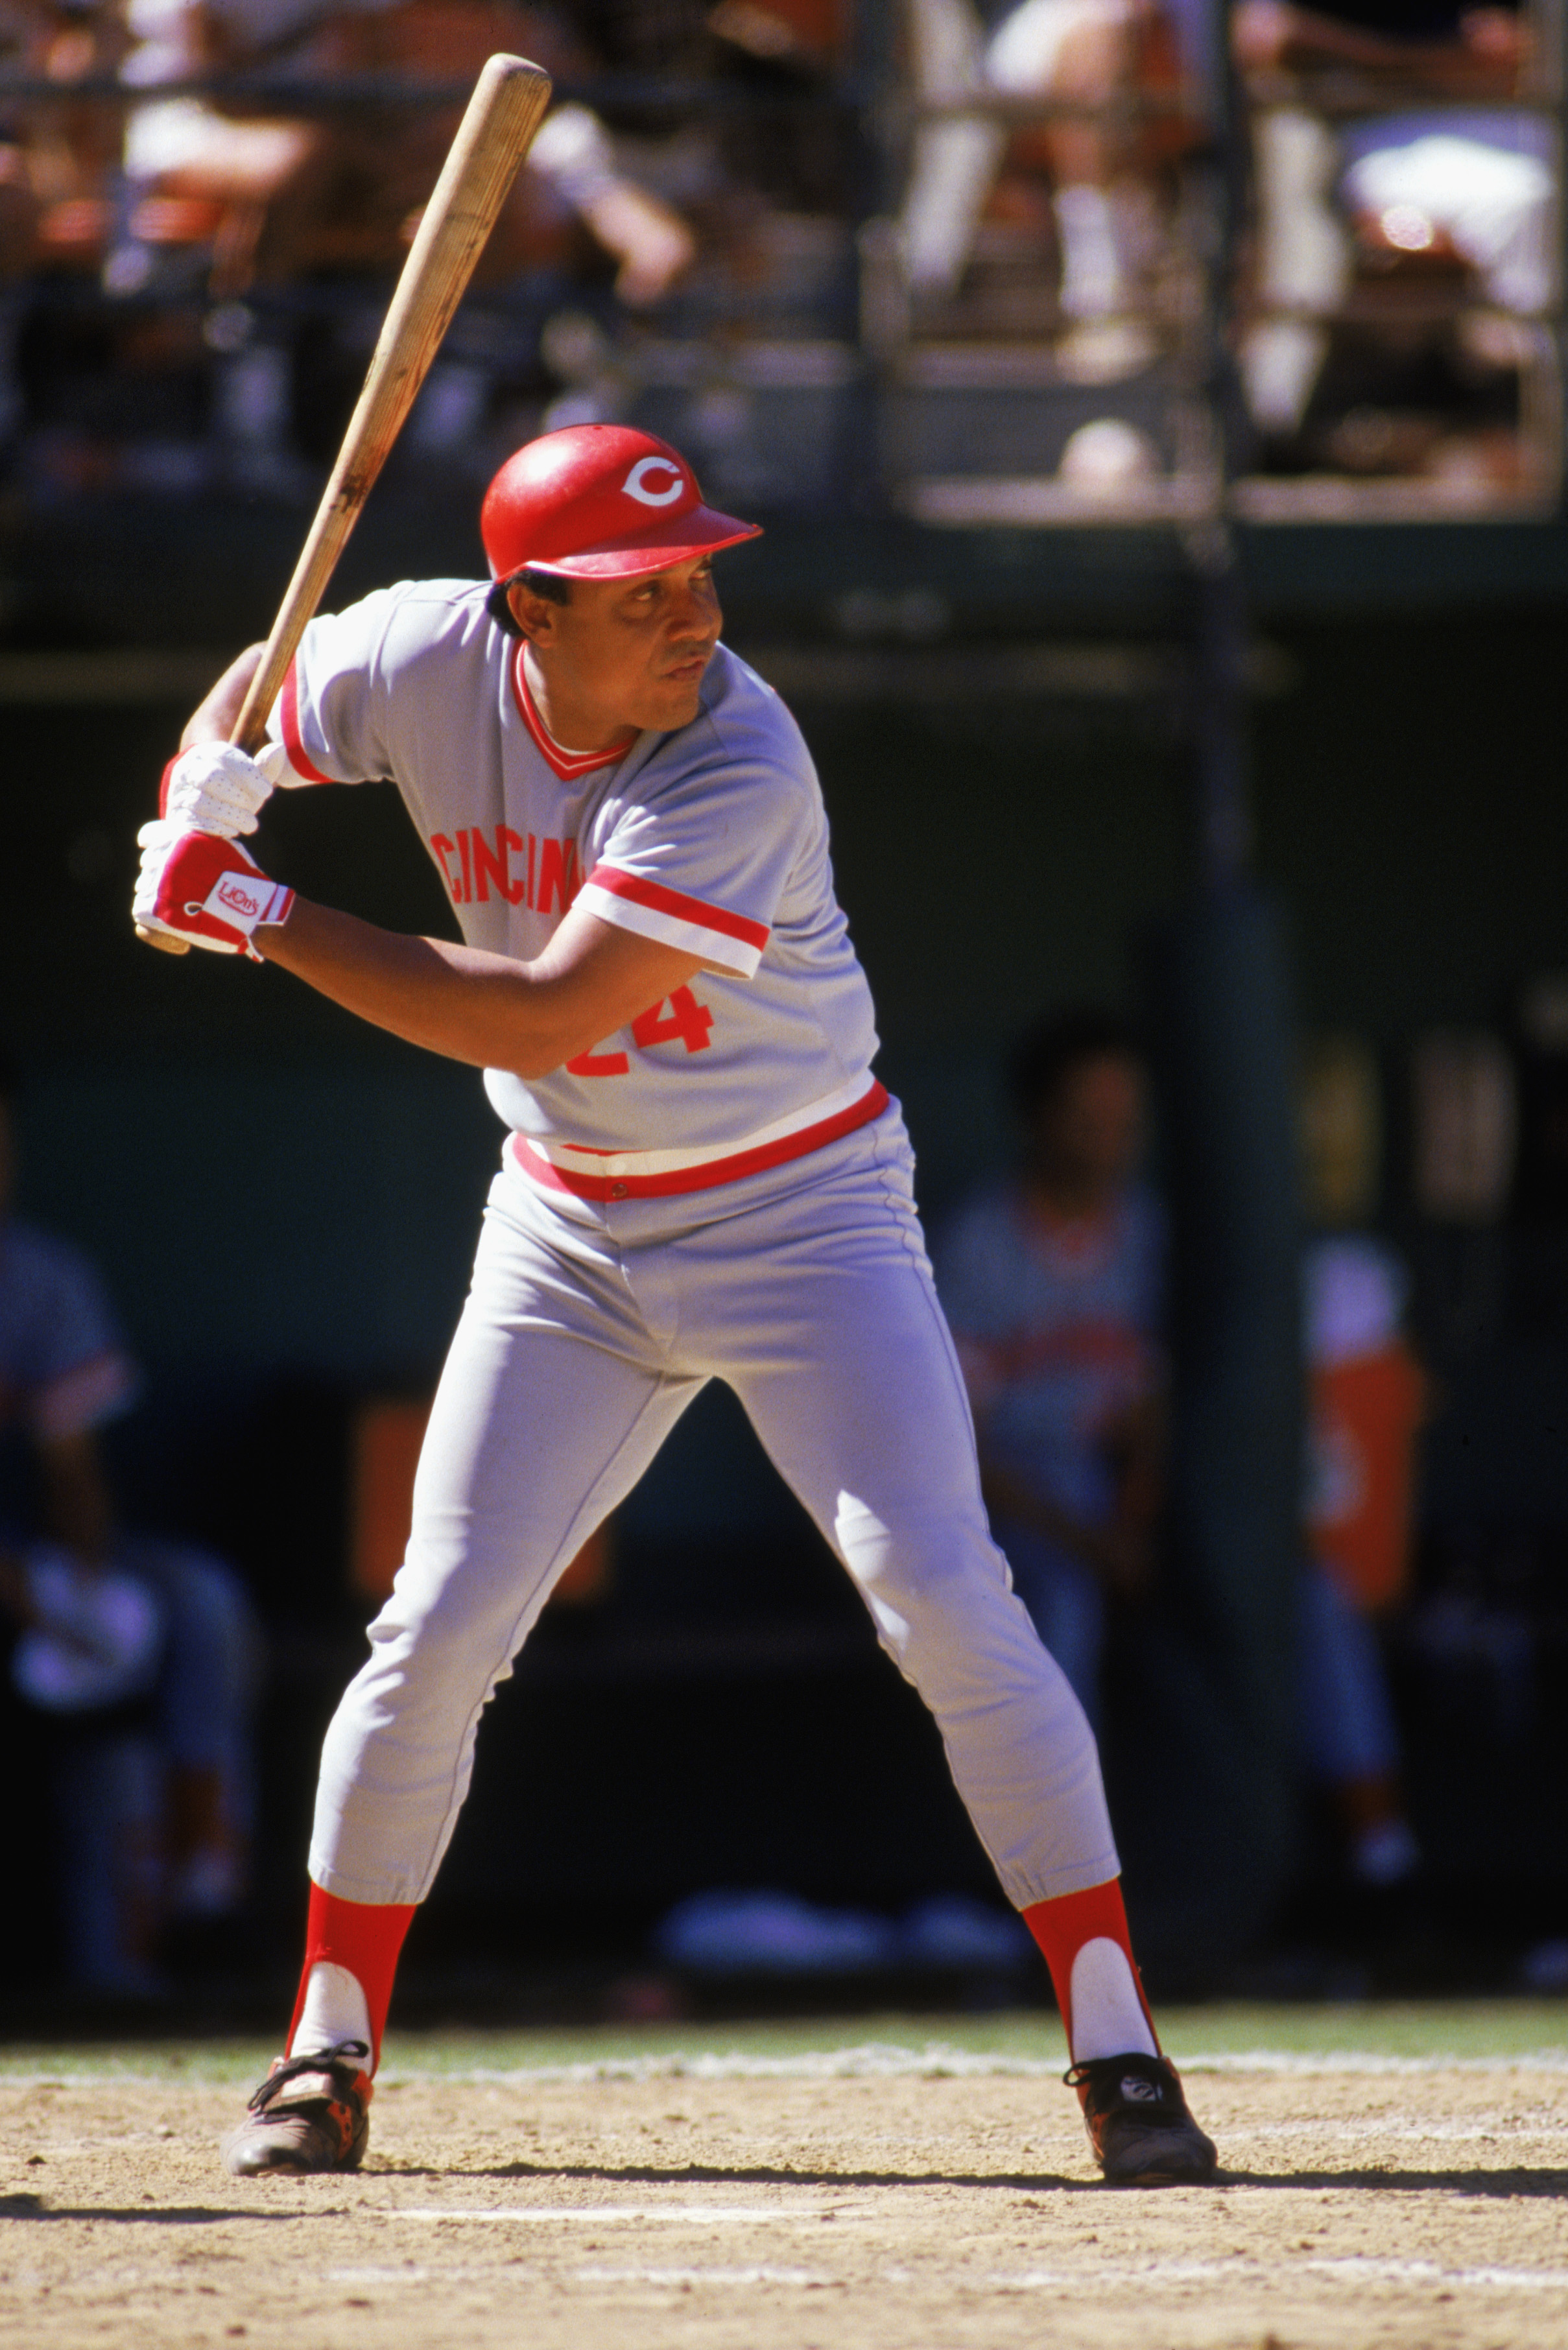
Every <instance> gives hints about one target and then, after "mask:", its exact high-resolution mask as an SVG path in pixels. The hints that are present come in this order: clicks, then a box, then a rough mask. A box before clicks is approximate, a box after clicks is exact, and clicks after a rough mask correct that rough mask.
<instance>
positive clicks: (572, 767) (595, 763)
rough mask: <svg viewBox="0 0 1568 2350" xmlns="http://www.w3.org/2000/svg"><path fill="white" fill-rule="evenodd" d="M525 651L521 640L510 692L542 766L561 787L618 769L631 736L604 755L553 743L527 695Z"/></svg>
mask: <svg viewBox="0 0 1568 2350" xmlns="http://www.w3.org/2000/svg"><path fill="white" fill-rule="evenodd" d="M527 650H528V647H527V643H526V641H525V640H524V642H522V643H520V644H519V645H518V647H517V650H516V652H515V654H514V657H513V661H512V692H513V698H514V701H515V702H516V704H517V708H518V712H519V713H520V715H521V717H522V720H523V723H524V726H526V728H527V729H528V732H529V733H530V734H532V736H533V737H534V741H535V744H536V745H537V746H538V749H539V752H540V754H541V756H542V757H543V759H544V761H545V764H546V766H548V767H550V768H552V769H553V770H554V771H555V773H556V775H559V777H560V778H561V781H562V782H563V783H564V784H569V783H572V782H574V781H575V780H576V777H577V776H578V775H592V774H593V772H594V769H595V768H596V767H617V766H618V765H619V764H620V762H621V761H622V760H623V759H624V758H625V756H626V754H627V753H628V751H629V750H630V748H631V743H633V742H635V741H636V740H637V737H636V735H635V734H634V735H633V736H632V738H631V742H627V743H611V745H610V747H609V749H608V750H607V751H568V750H566V748H565V747H564V746H563V745H562V744H561V743H557V742H556V738H555V736H554V735H553V734H552V733H551V732H550V730H549V728H548V727H547V726H546V725H545V722H544V720H543V719H542V718H541V717H540V715H539V713H538V712H537V711H536V710H535V707H534V697H533V695H532V694H531V693H530V692H529V691H528V672H527V671H526V670H525V669H524V666H523V656H524V653H525V652H526V651H527Z"/></svg>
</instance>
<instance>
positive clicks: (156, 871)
mask: <svg viewBox="0 0 1568 2350" xmlns="http://www.w3.org/2000/svg"><path fill="white" fill-rule="evenodd" d="M136 837H137V841H138V843H139V844H140V849H141V872H140V877H139V878H138V880H137V884H136V895H135V897H134V898H133V899H131V904H130V910H131V914H132V916H133V918H134V919H135V920H136V921H138V922H139V923H140V926H141V928H142V929H143V930H144V931H165V932H167V934H168V936H169V937H170V938H171V939H182V940H183V941H184V942H185V943H186V945H188V946H192V947H207V948H209V949H210V950H211V951H213V953H214V954H243V955H248V956H249V957H250V959H251V961H252V962H260V961H261V957H260V955H258V954H257V952H256V951H255V948H254V945H253V944H252V940H251V933H252V932H253V931H255V930H257V929H258V928H259V927H260V926H261V925H262V924H263V923H264V922H269V923H270V922H283V921H286V920H287V919H288V910H289V908H290V907H291V906H292V905H293V903H294V891H293V890H292V889H286V888H285V887H284V885H283V884H282V882H280V881H270V880H268V879H267V877H266V875H265V873H264V872H263V871H262V869H261V867H260V866H259V865H258V864H257V863H256V862H255V859H254V858H253V857H251V856H249V855H248V854H247V853H246V851H245V850H244V849H243V848H242V847H240V844H239V842H238V841H237V840H221V839H219V837H217V835H216V834H215V833H211V832H190V831H187V829H186V828H185V827H184V826H183V825H182V824H176V823H174V822H172V821H171V820H170V819H169V818H167V817H160V818H159V819H158V820H157V822H155V823H153V824H144V825H143V826H142V827H141V830H140V832H139V833H138V834H137V836H136Z"/></svg>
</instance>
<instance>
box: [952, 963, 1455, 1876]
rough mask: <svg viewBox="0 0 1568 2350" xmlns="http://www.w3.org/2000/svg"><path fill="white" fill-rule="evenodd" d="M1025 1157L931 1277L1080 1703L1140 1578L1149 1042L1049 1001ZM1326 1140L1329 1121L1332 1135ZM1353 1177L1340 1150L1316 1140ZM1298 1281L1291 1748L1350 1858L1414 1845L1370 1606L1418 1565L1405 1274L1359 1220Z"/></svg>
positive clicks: (1395, 1872) (1390, 1853) (1152, 1247)
mask: <svg viewBox="0 0 1568 2350" xmlns="http://www.w3.org/2000/svg"><path fill="white" fill-rule="evenodd" d="M1012 1093H1013V1100H1014V1104H1015V1106H1016V1107H1017V1110H1018V1112H1019V1116H1020V1118H1021V1121H1022V1124H1023V1138H1024V1150H1023V1161H1022V1164H1021V1166H1020V1169H1019V1171H1018V1173H1017V1174H1016V1175H1015V1176H1013V1177H1012V1179H1011V1180H1008V1181H1006V1182H1004V1183H1002V1184H998V1185H995V1186H992V1187H990V1188H988V1189H987V1190H986V1191H983V1192H981V1193H980V1194H979V1195H978V1196H977V1197H976V1198H975V1199H974V1200H973V1201H971V1203H970V1204H969V1205H968V1206H967V1207H966V1208H964V1209H962V1210H961V1211H960V1212H959V1214H958V1216H957V1217H956V1218H955V1219H954V1220H953V1222H952V1223H951V1224H950V1227H949V1229H948V1232H947V1233H946V1234H945V1236H943V1239H942V1241H941V1243H940V1246H939V1248H938V1251H937V1274H938V1280H939V1284H940V1290H941V1295H942V1302H943V1305H944V1306H945V1307H946V1309H947V1314H948V1318H949V1321H950V1325H951V1327H952V1332H953V1337H954V1341H955V1344H956V1345H957V1347H958V1352H959V1360H960V1364H961V1367H962V1370H963V1374H964V1378H965V1382H966V1384H967V1386H968V1388H969V1391H970V1399H971V1404H972V1406H973V1409H974V1417H975V1430H976V1439H977V1442H978V1444H979V1448H980V1457H981V1474H982V1479H983V1482H984V1489H985V1494H986V1499H987V1502H988V1504H989V1506H990V1509H991V1513H992V1531H993V1532H994V1534H995V1535H996V1539H997V1541H998V1542H999V1544H1001V1546H1002V1550H1003V1552H1004V1553H1005V1554H1006V1556H1007V1559H1008V1562H1009V1564H1010V1565H1011V1566H1012V1575H1013V1582H1014V1586H1015V1587H1016V1589H1017V1590H1018V1593H1019V1595H1020V1596H1021V1597H1022V1598H1023V1602H1024V1604H1025V1606H1026V1607H1028V1609H1029V1611H1030V1614H1031V1615H1032V1616H1033V1618H1034V1622H1035V1625H1036V1627H1037V1629H1038V1630H1039V1633H1040V1636H1041V1638H1042V1639H1043V1640H1044V1643H1045V1645H1046V1647H1047V1648H1049V1649H1050V1650H1051V1652H1052V1654H1053V1656H1054V1657H1055V1659H1056V1660H1057V1662H1058V1663H1059V1664H1060V1665H1061V1667H1062V1669H1063V1670H1064V1672H1065V1673H1066V1675H1067V1677H1068V1679H1069V1680H1070V1681H1071V1682H1072V1684H1073V1687H1074V1689H1075V1691H1076V1693H1077V1695H1078V1698H1079V1700H1080V1701H1081V1703H1082V1704H1083V1706H1084V1708H1085V1711H1086V1712H1087V1713H1088V1715H1089V1718H1090V1720H1091V1721H1095V1722H1096V1723H1097V1720H1098V1714H1099V1675H1100V1660H1101V1655H1102V1652H1103V1648H1104V1644H1105V1638H1106V1613H1107V1604H1108V1603H1114V1602H1116V1601H1117V1600H1122V1601H1126V1600H1129V1599H1132V1600H1136V1599H1137V1598H1138V1597H1140V1596H1143V1595H1144V1594H1145V1593H1147V1590H1148V1588H1149V1586H1150V1585H1151V1582H1152V1579H1153V1572H1154V1564H1155V1545H1156V1536H1157V1531H1158V1516H1159V1511H1160V1504H1161V1483H1162V1475H1161V1451H1162V1441H1161V1440H1162V1421H1163V1411H1162V1400H1161V1399H1162V1389H1163V1381H1164V1370H1163V1359H1162V1347H1161V1343H1160V1329H1161V1322H1162V1312H1163V1295H1164V1285H1165V1263H1164V1260H1165V1251H1166V1237H1165V1222H1164V1218H1163V1215H1162V1213H1161V1211H1160V1208H1159V1205H1158V1201H1156V1200H1155V1198H1154V1197H1153V1196H1152V1194H1151V1193H1150V1192H1149V1191H1147V1190H1146V1189H1145V1188H1144V1187H1143V1186H1142V1185H1141V1184H1140V1183H1139V1182H1138V1181H1137V1166H1138V1162H1139V1159H1140V1158H1141V1156H1142V1150H1143V1142H1144V1076H1143V1066H1142V1062H1141V1059H1140V1057H1139V1055H1138V1052H1137V1047H1136V1045H1135V1044H1134V1042H1133V1040H1132V1037H1131V1035H1130V1034H1129V1033H1128V1031H1127V1029H1126V1028H1125V1027H1124V1026H1123V1025H1122V1024H1120V1023H1119V1022H1117V1021H1116V1020H1115V1019H1114V1018H1112V1017H1111V1016H1110V1015H1108V1014H1106V1013H1104V1012H1100V1011H1097V1010H1094V1009H1089V1008H1084V1009H1079V1010H1075V1011H1069V1012H1064V1013H1061V1014H1057V1015H1056V1016H1054V1018H1052V1019H1049V1020H1047V1021H1045V1022H1044V1023H1043V1024H1041V1025H1040V1026H1039V1027H1037V1028H1035V1029H1033V1031H1031V1032H1030V1034H1029V1035H1026V1036H1025V1038H1024V1040H1023V1044H1022V1045H1021V1046H1020V1048H1019V1050H1018V1052H1017V1054H1016V1055H1015V1057H1014V1060H1013V1065H1012ZM1330 1139H1331V1140H1333V1141H1334V1142H1335V1143H1336V1144H1337V1142H1338V1140H1339V1138H1338V1137H1336V1136H1332V1135H1331V1137H1330ZM1342 1158H1343V1153H1342V1152H1341V1151H1340V1150H1338V1149H1333V1150H1330V1151H1328V1152H1327V1153H1325V1154H1324V1159H1325V1164H1332V1166H1333V1168H1334V1173H1335V1176H1336V1178H1337V1179H1338V1180H1341V1181H1343V1175H1344V1170H1343V1166H1342V1165H1341V1164H1340V1160H1341V1159H1342ZM1303 1277H1304V1282H1305V1290H1306V1320H1307V1333H1308V1339H1307V1345H1308V1357H1309V1364H1310V1376H1311V1387H1312V1413H1311V1437H1312V1444H1311V1459H1312V1477H1311V1481H1310V1484H1309V1490H1308V1497H1307V1503H1306V1509H1305V1513H1304V1515H1305V1523H1304V1528H1303V1534H1304V1543H1303V1549H1304V1553H1305V1555H1304V1557H1303V1569H1302V1575H1301V1581H1300V1586H1299V1596H1298V1617H1297V1634H1298V1641H1297V1645H1298V1691H1299V1696H1298V1703H1299V1715H1300V1723H1299V1727H1300V1736H1301V1742H1302V1748H1303V1761H1304V1763H1305V1767H1306V1770H1307V1772H1308V1774H1309V1775H1310V1777H1311V1778H1312V1779H1313V1780H1314V1782H1315V1783H1317V1784H1319V1785H1320V1786H1321V1787H1323V1788H1324V1791H1325V1792H1326V1793H1327V1794H1328V1795H1329V1797H1330V1800H1331V1801H1332V1803H1333V1805H1334V1811H1335V1813H1336V1815H1337V1817H1338V1819H1339V1821H1340V1823H1341V1825H1342V1826H1343V1829H1344V1831H1345V1840H1346V1852H1347V1857H1348V1860H1349V1865H1350V1867H1351V1870H1352V1873H1353V1874H1355V1876H1357V1877H1360V1878H1362V1879H1363V1880H1364V1881H1366V1882H1368V1883H1372V1884H1377V1885H1386V1884H1389V1883H1393V1882H1395V1881H1397V1879H1399V1878H1401V1877H1405V1876H1407V1875H1408V1874H1409V1873H1410V1871H1411V1869H1412V1868H1413V1867H1414V1866H1415V1865H1416V1861H1417V1851H1416V1846H1415V1840H1414V1838H1413V1836H1412V1835H1411V1833H1410V1829H1409V1826H1408V1825H1407V1821H1406V1818H1405V1814H1404V1804H1403V1797H1402V1794H1401V1789H1400V1775H1399V1774H1400V1754H1399V1742H1398V1736H1397V1730H1396V1728H1395V1724H1394V1719H1393V1713H1392V1710H1391V1708H1390V1705H1389V1701H1388V1695H1387V1689H1386V1679H1385V1676H1384V1670H1383V1664H1382V1659H1381V1655H1380V1652H1379V1649H1378V1646H1377V1640H1376V1633H1375V1631H1374V1629H1373V1627H1372V1623H1371V1621H1370V1620H1369V1619H1370V1617H1371V1615H1372V1614H1373V1613H1375V1612H1378V1611H1382V1610H1385V1609H1386V1608H1387V1607H1390V1606H1392V1605H1393V1604H1394V1602H1395V1601H1396V1600H1397V1597H1398V1596H1400V1595H1401V1593H1402V1591H1403V1588H1404V1583H1405V1578H1406V1575H1407V1570H1408V1564H1409V1551H1410V1524H1411V1508H1412V1491H1413V1473H1412V1472H1413V1449H1414V1441H1415V1436H1416V1431H1417V1428H1418V1426H1419V1422H1420V1419H1421V1417H1422V1414H1423V1410H1424V1404H1423V1400H1422V1397H1423V1386H1422V1380H1421V1375H1420V1372H1419V1369H1418V1367H1417V1365H1416V1363H1415V1361H1414V1358H1413V1357H1411V1355H1410V1354H1409V1351H1408V1349H1407V1347H1406V1346H1405V1344H1404V1341H1403V1338H1402V1337H1401V1336H1400V1317H1401V1314H1402V1311H1403V1302H1404V1286H1403V1274H1402V1271H1401V1268H1400V1267H1399V1265H1398V1262H1397V1259H1396V1258H1394V1257H1393V1255H1392V1253H1391V1252H1389V1251H1387V1250H1386V1249H1384V1248H1383V1247H1382V1246H1381V1245H1380V1244H1379V1243H1376V1242H1373V1241H1371V1240H1368V1239H1366V1238H1365V1237H1361V1236H1346V1235H1336V1236H1334V1237H1330V1238H1324V1239H1323V1240H1320V1241H1319V1242H1318V1243H1316V1244H1315V1245H1314V1248H1313V1250H1312V1251H1311V1252H1310V1253H1309V1255H1308V1257H1307V1260H1306V1263H1305V1266H1304V1268H1303Z"/></svg>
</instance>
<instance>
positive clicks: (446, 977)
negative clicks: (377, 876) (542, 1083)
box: [255, 898, 608, 1077]
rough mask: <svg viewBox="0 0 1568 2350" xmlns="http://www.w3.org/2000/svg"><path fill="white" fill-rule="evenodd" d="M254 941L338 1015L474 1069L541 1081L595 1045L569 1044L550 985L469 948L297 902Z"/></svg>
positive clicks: (577, 1038)
mask: <svg viewBox="0 0 1568 2350" xmlns="http://www.w3.org/2000/svg"><path fill="white" fill-rule="evenodd" d="M255 942H256V946H257V949H258V950H259V951H260V953H261V954H262V956H263V958H264V959H265V961H266V962H272V963H276V964H278V965H279V967H280V968H281V969H282V970H284V971H289V972H293V973H294V975H295V977H296V979H302V980H304V981H305V983H306V985H307V986H309V987H314V988H315V989H316V990H317V993H319V994H322V995H326V996H329V997H330V998H331V1000H332V1002H333V1003H340V1004H341V1005H342V1006H343V1008H344V1010H345V1011H346V1012H353V1013H356V1014H358V1017H359V1018H360V1019H361V1020H369V1022H371V1023H372V1024H373V1025H374V1026H376V1027H378V1028H386V1029H389V1030H390V1031H391V1033H392V1035H394V1036H401V1037H402V1038H403V1040H404V1042H405V1043H407V1044H410V1045H422V1046H423V1047H424V1048H425V1050H426V1051H427V1052H431V1053H440V1054H442V1055H444V1056H445V1057H446V1058H447V1059H448V1060H452V1061H466V1062H468V1063H469V1064H470V1065H471V1066H472V1067H474V1068H477V1069H486V1068H500V1069H514V1070H515V1071H516V1073H517V1075H518V1076H521V1077H531V1076H545V1073H546V1072H547V1071H549V1070H551V1069H556V1068H559V1066H561V1063H562V1062H563V1061H564V1060H566V1059H568V1058H569V1057H570V1056H571V1055H573V1054H574V1053H576V1052H580V1051H582V1050H583V1049H584V1048H585V1046H586V1045H590V1044H593V1043H596V1042H597V1037H595V1036H581V1035H577V1033H576V1020H575V1018H574V1007H573V1006H572V1005H571V1004H570V1003H564V1002H563V1001H562V997H563V993H564V991H563V990H562V988H561V986H560V983H559V982H558V980H556V979H554V978H553V977H552V976H551V975H550V974H548V973H547V972H540V971H538V970H537V969H536V967H535V965H533V964H531V963H525V962H514V961H513V960H512V959H511V958H510V957H508V956H505V955H496V954H487V953H485V952H483V951H482V950H481V949H479V948H477V947H464V946H457V945H454V944H453V943H452V942H451V941H448V940H446V939H425V938H410V937H407V936H405V935H403V934H402V933H401V932H400V931H383V930H379V929H378V928H377V927H376V926H375V925H374V924H373V923H370V922H361V921H359V920H358V919H357V918H356V917H355V916H354V915H352V914H343V913H339V912H337V910H336V909H334V908H332V907H330V906H317V905H315V904H313V903H312V902H311V900H310V899H305V898H296V899H295V901H294V907H293V910H292V911H291V913H290V915H289V918H288V920H287V921H286V922H285V923H283V924H281V925H279V926H277V927H275V928H270V929H263V930H258V931H256V933H255ZM605 1033H608V1032H607V1031H606V1032H605Z"/></svg>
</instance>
